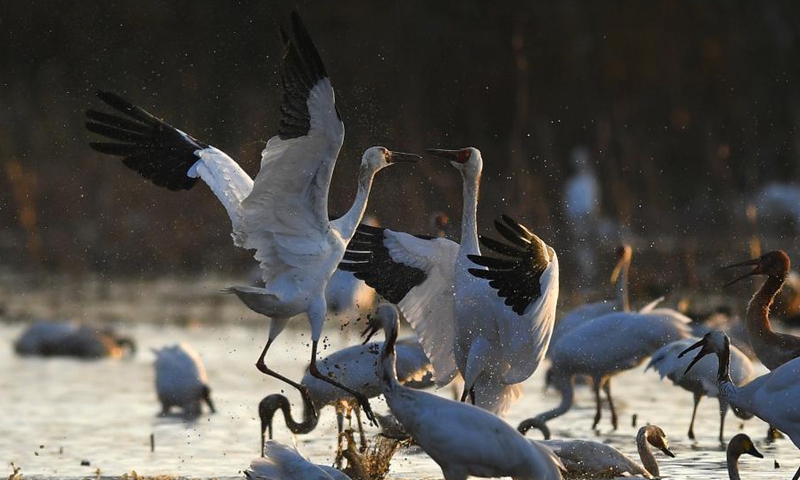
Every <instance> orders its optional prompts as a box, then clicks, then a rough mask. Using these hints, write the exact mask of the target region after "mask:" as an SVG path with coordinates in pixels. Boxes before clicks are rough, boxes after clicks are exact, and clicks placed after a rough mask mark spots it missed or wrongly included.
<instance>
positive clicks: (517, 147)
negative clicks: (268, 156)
mask: <svg viewBox="0 0 800 480" xmlns="http://www.w3.org/2000/svg"><path fill="white" fill-rule="evenodd" d="M4 3H5V4H4V5H3V6H2V9H0V126H2V128H0V163H1V164H2V171H0V224H2V225H3V229H2V231H1V232H0V254H2V263H3V264H4V265H5V266H8V267H10V268H12V269H21V270H30V269H34V270H43V271H48V272H50V271H52V272H61V273H69V274H73V275H83V274H88V273H92V274H94V273H100V274H102V275H111V276H114V275H128V276H145V277H146V276H151V275H162V274H175V273H192V274H194V273H200V272H209V271H213V272H217V273H220V274H223V275H227V274H230V275H239V274H241V272H242V271H243V269H245V268H247V267H249V266H250V265H252V260H251V255H250V253H248V252H244V251H240V250H238V249H236V248H234V247H233V246H232V243H231V239H230V236H229V233H230V223H229V221H228V219H227V216H226V215H225V211H224V209H223V208H222V207H221V206H220V205H218V203H217V200H216V198H215V197H214V196H213V194H212V193H211V192H210V191H209V190H208V189H206V188H205V187H204V186H202V185H201V186H200V187H198V188H195V189H193V190H191V191H189V192H181V193H175V192H170V191H167V190H163V189H159V188H156V187H155V186H153V185H151V184H149V183H148V182H146V181H145V180H143V179H141V178H140V177H139V176H138V175H137V174H135V173H134V172H132V171H129V170H127V169H126V168H124V167H123V166H122V164H121V162H119V161H117V160H115V159H113V158H110V157H105V156H102V155H100V154H98V153H95V152H94V151H92V150H90V149H89V148H88V146H87V143H88V141H89V140H90V139H91V138H93V137H92V135H90V134H89V133H88V132H87V131H86V130H85V128H84V116H83V112H84V111H85V110H86V109H88V108H98V107H101V102H100V101H99V100H97V99H96V98H95V97H94V96H93V93H94V91H95V90H97V89H105V90H110V91H114V92H117V93H119V94H121V95H123V96H125V97H127V98H129V99H131V100H132V101H133V102H134V103H137V104H139V105H141V106H143V107H144V108H146V109H148V110H150V111H151V112H153V113H154V114H155V115H157V116H159V117H162V118H164V119H165V120H166V121H168V122H169V123H171V124H173V125H175V126H177V127H179V128H181V129H182V130H184V131H187V132H189V133H191V134H192V135H194V136H196V137H197V138H199V139H201V140H204V141H206V142H208V143H210V144H213V145H215V146H217V147H219V148H221V149H223V150H224V151H226V152H228V153H229V154H230V155H231V156H232V157H234V158H236V159H237V160H238V161H239V162H240V164H241V165H242V166H243V168H244V169H245V170H246V171H247V172H248V173H250V174H251V175H255V174H256V173H257V171H258V165H259V158H260V151H261V149H262V148H263V145H264V143H265V142H266V140H267V139H268V138H269V137H271V136H272V135H273V134H274V133H275V132H276V131H277V125H278V119H279V115H278V110H277V107H278V102H279V101H280V98H281V94H280V64H281V62H280V59H281V54H282V51H281V43H280V40H279V36H278V25H279V23H280V22H282V21H284V20H285V18H286V17H287V16H288V13H289V12H290V11H291V9H293V8H295V7H296V8H298V10H299V12H300V14H301V16H302V17H303V19H304V21H305V24H306V26H307V28H308V29H309V31H310V33H311V35H312V37H313V38H314V40H315V42H316V44H317V47H318V49H319V50H320V52H321V54H322V57H323V60H324V61H325V64H326V66H327V69H328V72H329V73H330V75H331V77H332V80H333V84H334V87H335V89H336V94H337V104H338V106H339V110H340V111H341V113H342V116H343V118H344V121H345V125H346V129H347V136H346V139H345V145H344V148H343V150H342V153H341V155H340V157H339V162H338V165H337V168H336V171H335V173H334V183H333V187H332V192H331V195H332V200H331V202H330V205H331V211H332V213H342V212H344V211H345V209H346V208H347V206H348V205H349V203H350V202H351V201H352V198H353V195H354V193H355V188H356V185H355V175H356V166H357V165H358V162H359V161H360V156H361V153H362V152H363V150H364V149H365V148H367V147H369V146H371V145H385V146H387V147H388V148H391V149H397V150H405V151H415V152H422V151H423V150H424V149H425V148H426V147H443V148H460V147H464V146H475V147H478V148H480V149H481V150H482V152H483V157H484V175H483V183H482V197H481V204H480V207H479V223H480V225H481V226H482V231H484V232H489V231H491V229H492V226H491V220H492V219H493V218H494V217H496V216H497V215H498V214H500V213H508V214H511V215H513V216H515V217H518V218H520V219H521V220H523V221H524V222H525V223H526V224H528V225H530V226H531V228H533V229H534V230H535V231H536V232H538V233H539V234H540V236H542V238H543V239H545V240H546V241H548V242H549V243H550V244H552V245H553V246H554V247H555V248H556V249H557V251H559V253H560V255H561V263H562V268H564V269H565V271H566V272H569V271H570V268H574V260H572V258H571V257H570V252H571V249H572V245H571V244H570V243H569V241H568V235H567V234H566V232H565V231H566V229H565V225H564V221H563V218H562V209H561V201H562V194H563V193H562V192H563V186H564V181H565V179H566V178H567V177H568V176H569V175H571V174H572V173H573V172H572V171H571V167H570V163H569V153H570V151H571V150H572V149H573V148H574V147H576V146H581V145H584V146H587V147H588V148H589V149H590V152H591V159H592V163H593V165H594V166H595V168H596V171H597V173H598V175H599V178H600V181H601V185H602V188H603V198H602V215H603V216H604V217H606V218H608V219H610V220H611V221H612V222H615V223H614V224H615V225H617V226H618V228H617V229H616V231H617V234H615V235H612V236H611V237H618V238H610V237H609V238H606V241H605V242H598V245H597V250H598V252H599V255H600V257H599V258H600V260H598V262H599V263H600V264H601V265H600V266H601V267H602V269H604V268H606V266H607V265H610V263H611V262H612V260H613V258H611V257H612V256H611V252H612V248H613V244H614V243H616V242H618V241H620V240H626V241H629V242H633V244H634V246H635V249H636V251H637V257H635V258H634V263H635V264H636V265H640V266H641V267H640V268H641V273H640V274H639V275H640V277H641V278H645V277H646V278H649V280H648V282H650V283H652V284H655V285H659V286H660V287H663V288H670V286H672V285H675V284H684V283H686V282H689V284H692V283H697V282H700V283H702V282H710V283H714V284H715V285H716V284H717V283H719V279H718V278H707V277H708V275H710V274H708V273H706V272H703V271H701V272H700V273H697V271H696V270H695V268H696V267H697V266H698V265H699V266H703V267H704V268H705V266H708V268H712V267H716V266H719V264H720V262H722V261H733V260H743V259H745V258H747V257H748V252H747V242H748V239H749V237H750V234H751V233H752V232H751V230H752V227H748V224H747V223H746V221H745V215H744V210H745V205H746V204H747V202H748V200H749V199H750V198H752V197H753V195H754V194H755V192H757V191H758V190H759V188H761V186H762V185H764V184H766V183H767V182H770V181H775V180H782V181H793V180H796V179H797V177H798V173H800V172H798V162H797V151H798V144H799V142H800V137H799V136H798V131H797V126H798V121H800V118H799V114H800V105H799V104H798V79H799V77H798V75H799V74H800V72H798V64H799V63H800V48H799V47H800V45H798V33H800V29H799V27H800V24H799V23H798V22H799V21H800V3H798V2H793V1H786V2H779V1H761V2H733V1H709V2H696V1H677V0H676V1H663V2H642V1H611V2H609V1H602V2H601V1H588V2H579V1H569V0H562V1H557V2H485V1H477V0H464V1H459V2H374V1H366V0H362V1H351V2H322V1H319V2H311V1H299V2H275V1H261V2H233V1H218V2H196V1H170V2H121V1H107V2H97V3H95V2H77V1H62V2H44V1H35V2H33V3H26V2H4ZM460 182H461V180H460V177H459V175H458V173H457V172H456V171H455V170H453V169H452V168H451V167H449V166H448V165H447V164H446V163H445V162H442V161H441V160H437V159H433V158H426V159H425V160H424V162H423V163H420V164H418V165H417V166H416V167H413V168H403V167H396V168H394V169H392V170H391V173H389V172H382V173H381V174H379V176H378V178H377V180H376V183H375V186H374V189H373V194H372V197H371V200H370V204H369V209H368V211H369V212H370V213H373V214H375V215H376V216H377V217H378V219H379V220H380V221H381V223H382V224H383V225H386V226H389V227H394V228H398V229H402V230H406V231H409V232H418V233H428V234H430V233H432V232H431V227H430V225H429V221H428V217H429V215H430V214H431V213H432V212H434V211H444V212H447V213H448V214H450V215H451V216H452V217H453V218H454V227H455V228H454V232H456V233H455V234H456V236H457V231H458V219H459V217H460V211H461V183H460ZM783 223H786V221H785V220H779V221H777V222H773V226H772V227H770V228H767V227H764V226H763V225H762V228H761V234H763V235H765V236H767V237H768V238H770V240H767V241H766V242H765V243H768V244H769V245H768V246H769V247H771V248H783V249H787V250H789V251H790V253H791V251H792V250H793V249H794V248H795V244H796V237H795V235H794V234H793V233H791V235H785V234H786V233H787V232H786V231H784V230H781V229H780V228H779V229H777V230H776V229H774V228H773V227H774V226H775V224H777V226H778V227H781V226H782V224H783ZM748 228H749V230H748ZM789 231H790V232H791V230H789ZM770 235H772V236H771V237H770ZM602 269H601V270H602ZM602 275H603V276H605V271H603V274H602ZM562 278H563V279H564V280H563V283H562V288H564V289H565V290H569V289H571V288H573V287H574V286H575V285H574V284H575V281H574V280H571V279H570V277H569V276H566V277H564V276H562ZM698 278H699V280H698Z"/></svg>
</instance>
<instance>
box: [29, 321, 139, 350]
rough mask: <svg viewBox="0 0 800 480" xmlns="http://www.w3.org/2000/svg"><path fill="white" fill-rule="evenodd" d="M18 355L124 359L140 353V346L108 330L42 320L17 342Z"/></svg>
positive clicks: (74, 323)
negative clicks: (137, 346)
mask: <svg viewBox="0 0 800 480" xmlns="http://www.w3.org/2000/svg"><path fill="white" fill-rule="evenodd" d="M14 351H16V352H17V354H19V355H39V356H43V357H51V356H53V357H77V358H83V359H96V358H104V357H112V358H120V357H122V356H123V355H126V354H128V355H132V354H134V353H136V343H135V342H134V341H133V339H131V338H129V337H126V336H123V335H119V334H118V333H117V332H115V331H114V330H113V329H111V328H108V327H99V326H92V325H83V324H80V323H77V322H56V321H49V320H40V321H37V322H35V323H34V324H33V325H31V326H30V327H28V328H27V329H26V330H25V331H24V332H23V333H22V335H20V337H19V338H18V339H17V340H16V341H15V342H14Z"/></svg>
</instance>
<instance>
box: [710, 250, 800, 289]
mask: <svg viewBox="0 0 800 480" xmlns="http://www.w3.org/2000/svg"><path fill="white" fill-rule="evenodd" d="M747 266H752V267H754V268H753V269H752V270H751V271H749V272H748V273H745V274H744V275H741V276H739V277H736V278H735V279H733V280H731V281H730V282H728V283H726V284H725V286H726V287H727V286H729V285H733V284H734V283H736V282H738V281H739V280H742V279H745V278H747V277H751V276H753V275H767V276H770V277H780V278H785V277H786V275H788V274H789V269H790V268H791V266H792V262H791V260H790V259H789V256H788V255H786V252H784V251H783V250H775V251H772V252H767V253H765V254H764V255H761V256H760V257H758V258H754V259H753V260H747V261H745V262H740V263H734V264H733V265H728V266H727V267H723V268H722V270H727V269H729V268H735V267H747Z"/></svg>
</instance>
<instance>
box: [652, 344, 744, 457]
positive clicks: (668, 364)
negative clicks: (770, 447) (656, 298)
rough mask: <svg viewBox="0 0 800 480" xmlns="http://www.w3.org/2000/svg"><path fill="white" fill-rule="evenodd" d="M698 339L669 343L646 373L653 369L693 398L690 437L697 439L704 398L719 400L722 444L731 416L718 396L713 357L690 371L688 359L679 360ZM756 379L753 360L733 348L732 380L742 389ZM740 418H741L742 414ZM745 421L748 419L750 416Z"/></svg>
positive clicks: (698, 363)
mask: <svg viewBox="0 0 800 480" xmlns="http://www.w3.org/2000/svg"><path fill="white" fill-rule="evenodd" d="M698 340H699V338H696V337H689V338H684V339H681V340H677V341H675V342H672V343H670V344H669V345H665V346H663V347H661V348H659V349H658V350H657V351H656V352H655V353H654V354H653V357H652V358H651V359H650V363H648V364H647V367H646V368H645V371H647V370H648V369H650V368H652V369H654V370H655V371H657V372H658V374H659V375H660V377H661V378H662V379H663V378H664V377H667V378H669V379H670V380H672V383H673V384H675V385H676V386H678V387H681V388H683V389H684V390H687V391H689V392H692V394H693V395H694V408H693V409H692V420H691V422H690V423H689V432H688V436H689V438H690V439H694V420H695V416H696V415H697V405H698V404H699V403H700V399H701V398H702V397H703V396H708V397H711V398H717V399H718V400H719V414H720V419H719V440H720V442H722V441H723V433H724V427H725V415H726V414H727V412H728V402H726V401H725V399H724V398H722V397H721V396H719V391H718V389H717V367H718V365H717V361H716V359H715V358H713V357H704V358H703V359H702V360H700V361H699V362H697V364H696V365H695V366H694V367H693V368H692V369H691V370H689V371H687V370H686V368H687V367H688V366H689V363H690V362H691V359H690V358H689V357H686V356H684V357H679V356H678V354H680V353H681V352H682V351H683V350H685V349H686V348H688V347H689V346H691V345H692V344H694V343H695V342H697V341H698ZM754 375H755V373H754V370H753V364H752V363H751V362H750V359H749V358H747V356H746V355H745V354H744V353H742V352H741V351H740V350H739V349H738V348H736V347H732V348H731V378H732V379H733V382H734V383H735V384H736V385H737V386H742V385H744V384H746V383H747V382H749V381H750V380H752V379H753V376H754ZM740 415H741V414H740ZM745 417H747V418H749V417H748V416H747V415H745Z"/></svg>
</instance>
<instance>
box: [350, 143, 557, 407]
mask: <svg viewBox="0 0 800 480" xmlns="http://www.w3.org/2000/svg"><path fill="white" fill-rule="evenodd" d="M427 151H428V153H430V154H432V155H435V156H438V157H442V158H445V159H447V160H448V161H449V162H450V163H451V165H453V166H454V167H455V168H456V169H457V170H458V171H459V172H461V175H462V179H463V189H462V192H463V198H464V205H463V210H462V221H461V243H460V244H458V243H455V242H453V241H450V240H447V239H445V238H428V237H417V236H413V235H409V234H406V233H402V232H395V231H392V230H389V229H383V228H371V227H364V226H363V225H362V226H360V227H359V230H358V232H357V233H356V235H355V237H353V240H352V241H351V242H350V245H348V251H347V253H346V254H345V257H344V260H345V261H343V262H342V264H340V266H339V268H341V269H343V270H348V271H352V272H355V274H356V277H358V278H361V279H362V280H364V281H365V282H367V285H370V286H371V287H373V288H375V290H376V291H377V292H378V293H379V294H380V295H381V296H383V297H384V298H385V299H386V300H388V301H390V302H392V303H396V304H397V305H398V306H399V307H400V310H401V311H402V312H403V315H404V316H405V318H406V319H407V320H408V321H409V323H410V324H411V326H412V327H413V328H414V330H415V332H416V333H417V336H418V337H419V338H420V342H421V343H422V346H423V348H425V353H427V354H428V358H430V359H431V363H432V364H433V367H434V371H435V375H436V381H437V383H438V384H440V385H444V384H447V383H449V382H450V381H451V380H452V379H453V378H454V377H455V375H456V373H457V371H458V372H460V373H461V375H462V377H463V378H464V392H463V394H462V400H464V399H466V397H467V396H469V397H470V398H471V399H472V401H473V403H474V404H475V405H478V406H480V407H481V408H484V409H486V410H489V411H491V412H495V413H499V414H502V413H503V412H504V411H505V410H506V409H507V408H508V406H509V404H510V403H511V401H512V400H514V399H516V398H517V397H518V396H519V395H520V392H521V390H520V388H519V385H518V384H519V383H520V382H522V381H524V380H525V379H527V378H528V377H530V375H531V374H532V373H533V372H534V371H535V370H536V368H537V367H538V365H539V363H540V362H541V360H542V358H543V357H544V355H545V352H546V350H547V346H548V344H549V342H550V336H551V334H552V331H553V322H554V317H555V308H556V301H557V299H558V257H557V256H556V253H555V251H554V250H553V249H552V248H551V247H550V246H548V245H547V244H545V243H544V242H543V241H542V240H541V239H539V237H537V236H536V235H534V234H533V233H531V232H530V230H528V229H527V228H525V227H524V226H522V225H521V224H519V223H517V222H516V221H514V220H512V219H511V218H509V217H507V216H505V215H503V216H502V217H501V219H500V220H497V221H495V227H496V228H497V231H498V232H499V233H500V234H501V235H502V236H503V238H504V239H505V240H506V241H507V242H508V243H503V242H500V241H497V240H494V239H492V238H488V237H481V238H480V242H481V243H483V245H484V246H485V247H486V248H487V249H488V250H490V251H492V252H495V253H498V254H500V255H503V256H504V257H507V258H504V259H499V258H491V257H485V256H481V255H480V253H481V252H480V247H479V243H478V242H479V240H478V234H477V207H478V189H479V184H480V175H481V171H482V169H483V160H482V158H481V153H480V151H478V149H476V148H463V149H461V150H440V149H428V150H427ZM487 280H488V281H487Z"/></svg>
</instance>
